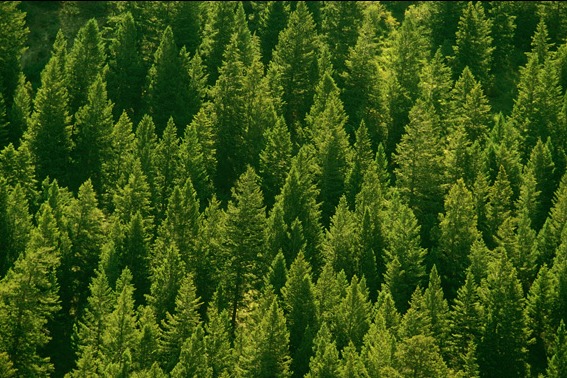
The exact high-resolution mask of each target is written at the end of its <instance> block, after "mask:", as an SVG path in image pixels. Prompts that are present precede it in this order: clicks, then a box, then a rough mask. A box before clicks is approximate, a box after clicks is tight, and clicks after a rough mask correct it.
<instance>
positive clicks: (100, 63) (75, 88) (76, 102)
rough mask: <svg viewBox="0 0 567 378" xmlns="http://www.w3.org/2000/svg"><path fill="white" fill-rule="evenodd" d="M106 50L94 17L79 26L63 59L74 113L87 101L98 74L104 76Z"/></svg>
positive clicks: (71, 107)
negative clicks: (71, 45) (90, 88)
mask: <svg viewBox="0 0 567 378" xmlns="http://www.w3.org/2000/svg"><path fill="white" fill-rule="evenodd" d="M105 64H106V52H105V46H104V42H103V39H102V35H101V33H100V30H99V25H98V22H97V20H96V19H95V18H92V19H90V20H89V21H87V23H86V24H85V25H84V26H83V27H81V28H80V29H79V31H78V33H77V36H76V37H75V40H74V42H73V47H72V48H71V49H70V50H69V53H68V55H67V57H66V60H65V75H66V77H65V80H64V82H65V83H66V85H67V88H68V91H69V109H70V112H71V114H75V113H76V112H77V111H78V110H79V108H80V107H81V106H84V105H85V104H86V103H87V98H88V92H89V87H90V86H91V85H92V83H94V82H95V81H96V78H97V76H98V75H101V76H102V77H103V78H105V76H106V71H107V69H108V68H107V67H106V66H105Z"/></svg>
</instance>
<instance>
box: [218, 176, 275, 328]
mask: <svg viewBox="0 0 567 378" xmlns="http://www.w3.org/2000/svg"><path fill="white" fill-rule="evenodd" d="M226 227H227V230H226V232H227V238H228V241H227V243H228V246H227V248H228V251H229V252H230V253H229V254H228V261H226V266H225V268H224V279H225V280H226V281H227V284H228V288H229V290H230V293H228V298H230V311H231V322H232V329H233V332H234V331H235V330H236V327H237V318H238V310H239V309H240V308H241V306H242V301H243V297H244V294H245V293H246V292H247V291H248V290H250V289H253V288H256V287H258V285H259V283H260V280H261V277H263V275H264V274H265V271H266V270H267V269H266V268H267V264H269V260H267V259H266V256H265V255H264V248H263V247H264V229H265V227H266V210H265V207H264V203H263V196H262V191H261V189H260V185H259V178H258V176H257V175H256V173H255V172H254V169H253V168H251V167H248V168H247V170H246V172H245V173H244V174H242V176H241V177H240V178H239V180H238V181H237V183H236V186H235V187H234V189H233V198H232V200H231V201H230V202H229V204H228V209H227V224H226Z"/></svg>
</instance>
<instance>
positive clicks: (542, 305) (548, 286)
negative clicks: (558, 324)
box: [526, 264, 556, 374]
mask: <svg viewBox="0 0 567 378" xmlns="http://www.w3.org/2000/svg"><path fill="white" fill-rule="evenodd" d="M555 296H556V293H555V282H554V277H553V275H552V274H551V273H550V272H549V269H548V268H547V265H545V264H544V265H543V266H542V267H541V268H540V270H539V272H538V275H537V277H536V279H535V280H534V281H533V284H532V286H531V288H530V290H529V292H528V296H527V304H526V313H527V316H528V325H529V329H530V336H531V337H532V338H533V339H534V342H533V343H532V344H531V345H530V346H529V357H530V358H529V362H530V367H531V370H530V371H533V372H534V373H536V374H537V373H540V372H541V373H543V371H544V370H545V366H546V362H547V361H546V356H547V355H548V351H549V350H550V349H551V345H552V343H553V336H554V334H555V332H554V328H555V322H554V321H553V320H554V319H553V316H552V313H553V310H554V308H555V303H554V300H555Z"/></svg>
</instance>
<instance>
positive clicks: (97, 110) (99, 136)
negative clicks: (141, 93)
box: [72, 75, 113, 193]
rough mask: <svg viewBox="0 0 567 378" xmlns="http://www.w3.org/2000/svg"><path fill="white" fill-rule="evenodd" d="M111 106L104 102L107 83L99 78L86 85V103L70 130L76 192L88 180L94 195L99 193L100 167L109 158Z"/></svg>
mask: <svg viewBox="0 0 567 378" xmlns="http://www.w3.org/2000/svg"><path fill="white" fill-rule="evenodd" d="M112 107H113V104H112V102H110V100H107V92H106V83H105V82H104V81H103V79H102V77H101V76H100V75H97V76H96V78H95V80H94V82H93V83H92V84H91V85H89V89H88V95H87V102H86V104H85V105H84V106H82V107H81V108H79V110H78V111H77V113H76V114H75V125H74V126H73V135H72V138H73V142H74V143H73V162H74V172H76V174H75V175H74V177H73V183H72V187H75V188H78V187H79V186H80V185H81V184H82V183H83V182H85V181H86V180H87V179H90V180H91V181H92V184H93V186H94V188H95V190H96V192H97V193H100V192H101V190H102V165H103V163H104V162H105V161H106V160H107V159H108V157H109V155H110V147H111V139H110V138H111V134H112V129H113V119H112Z"/></svg>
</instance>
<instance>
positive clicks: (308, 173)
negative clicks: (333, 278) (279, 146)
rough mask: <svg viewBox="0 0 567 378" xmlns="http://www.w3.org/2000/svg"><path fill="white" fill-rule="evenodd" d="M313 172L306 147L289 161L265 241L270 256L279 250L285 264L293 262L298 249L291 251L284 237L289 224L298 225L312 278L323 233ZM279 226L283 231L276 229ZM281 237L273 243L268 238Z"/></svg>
mask: <svg viewBox="0 0 567 378" xmlns="http://www.w3.org/2000/svg"><path fill="white" fill-rule="evenodd" d="M314 169H315V164H314V158H313V150H312V149H310V147H308V146H306V147H304V148H302V149H301V150H300V151H299V152H298V154H297V155H296V156H294V157H293V158H292V162H291V167H290V171H289V173H288V175H287V177H286V180H285V183H284V186H283V188H282V191H281V193H280V194H278V195H277V196H276V203H275V205H274V207H273V209H272V211H271V213H270V218H269V222H268V223H269V227H270V232H269V234H268V237H269V238H268V242H269V244H270V249H271V251H272V253H274V254H275V253H277V251H278V250H279V249H282V251H283V253H284V257H285V260H286V261H293V260H294V259H295V257H296V256H297V253H298V252H299V249H297V248H295V249H292V248H291V247H292V246H293V245H296V244H295V243H290V239H291V235H287V234H286V232H288V231H289V230H290V229H291V228H292V226H293V224H294V223H295V224H296V225H299V226H301V233H300V234H301V236H302V237H303V240H304V242H305V251H304V252H305V259H306V260H307V261H308V262H309V263H310V265H311V268H312V269H313V275H314V276H315V277H317V276H318V273H319V270H320V269H321V268H322V256H321V255H320V253H321V252H320V248H321V242H322V239H323V234H322V231H321V225H320V220H319V219H320V210H319V205H318V203H317V196H318V189H317V187H316V186H315V183H314V177H313V170H314ZM278 214H279V215H280V216H281V218H279V217H278V216H277V215H278ZM277 227H280V228H281V227H283V228H284V230H281V229H277ZM276 235H282V238H280V239H278V240H273V239H271V237H273V236H276Z"/></svg>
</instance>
